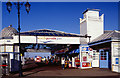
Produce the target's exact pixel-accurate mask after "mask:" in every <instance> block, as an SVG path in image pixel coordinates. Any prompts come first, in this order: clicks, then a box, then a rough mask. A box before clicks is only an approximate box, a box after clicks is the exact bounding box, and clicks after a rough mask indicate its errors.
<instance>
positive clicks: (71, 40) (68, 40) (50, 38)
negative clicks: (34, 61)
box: [37, 36, 80, 44]
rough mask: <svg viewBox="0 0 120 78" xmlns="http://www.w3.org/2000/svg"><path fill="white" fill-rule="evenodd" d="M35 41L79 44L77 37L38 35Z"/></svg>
mask: <svg viewBox="0 0 120 78" xmlns="http://www.w3.org/2000/svg"><path fill="white" fill-rule="evenodd" d="M37 43H43V44H80V38H79V37H54V36H38V37H37Z"/></svg>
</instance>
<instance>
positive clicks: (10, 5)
mask: <svg viewBox="0 0 120 78" xmlns="http://www.w3.org/2000/svg"><path fill="white" fill-rule="evenodd" d="M6 5H7V10H8V12H9V13H10V11H11V9H12V4H11V2H7V3H6Z"/></svg>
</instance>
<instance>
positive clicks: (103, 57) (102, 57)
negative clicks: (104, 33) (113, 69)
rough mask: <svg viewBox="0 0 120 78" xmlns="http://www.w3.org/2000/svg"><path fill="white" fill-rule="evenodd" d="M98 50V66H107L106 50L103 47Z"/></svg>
mask: <svg viewBox="0 0 120 78" xmlns="http://www.w3.org/2000/svg"><path fill="white" fill-rule="evenodd" d="M99 52H100V68H108V51H104V50H103V49H101V50H99Z"/></svg>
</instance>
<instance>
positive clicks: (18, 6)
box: [6, 2, 31, 77]
mask: <svg viewBox="0 0 120 78" xmlns="http://www.w3.org/2000/svg"><path fill="white" fill-rule="evenodd" d="M6 5H7V10H8V12H9V13H10V11H11V9H12V3H11V2H7V3H6ZM14 5H15V6H16V7H17V10H18V34H19V76H20V77H21V76H23V74H22V65H21V45H20V30H21V28H20V7H21V6H22V5H23V2H16V3H14ZM30 6H31V5H30V4H29V2H26V4H25V7H26V11H27V13H29V11H30Z"/></svg>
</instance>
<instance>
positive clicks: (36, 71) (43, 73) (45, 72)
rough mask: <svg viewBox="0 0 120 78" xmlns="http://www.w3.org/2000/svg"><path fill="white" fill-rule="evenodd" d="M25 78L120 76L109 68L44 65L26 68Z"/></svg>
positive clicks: (13, 75) (117, 77)
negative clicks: (74, 67) (64, 67)
mask: <svg viewBox="0 0 120 78" xmlns="http://www.w3.org/2000/svg"><path fill="white" fill-rule="evenodd" d="M18 75H19V74H18V73H16V74H11V75H10V76H6V77H7V78H8V77H9V78H10V77H17V76H18ZM23 75H24V78H31V77H41V78H43V77H44V78H45V77H46V78H48V77H52V78H53V77H55V78H59V77H62V78H63V77H68V78H70V77H72V78H75V77H78V78H82V77H84V78H86V77H88V78H90V77H91V78H93V77H94V78H96V77H97V78H101V77H102V78H103V77H106V78H108V77H109V78H120V77H119V74H118V73H114V72H112V71H110V70H109V69H99V68H91V69H73V68H72V69H70V68H67V69H65V70H63V69H62V68H61V66H55V65H52V66H43V67H33V68H31V69H30V70H26V71H24V72H23Z"/></svg>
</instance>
